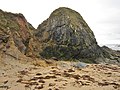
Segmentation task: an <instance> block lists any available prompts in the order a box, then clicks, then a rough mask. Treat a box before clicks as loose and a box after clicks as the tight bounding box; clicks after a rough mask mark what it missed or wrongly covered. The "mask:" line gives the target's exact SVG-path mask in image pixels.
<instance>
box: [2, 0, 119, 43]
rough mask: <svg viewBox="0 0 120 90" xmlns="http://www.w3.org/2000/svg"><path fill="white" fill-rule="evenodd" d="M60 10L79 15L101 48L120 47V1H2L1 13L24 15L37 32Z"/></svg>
mask: <svg viewBox="0 0 120 90" xmlns="http://www.w3.org/2000/svg"><path fill="white" fill-rule="evenodd" d="M58 7H69V8H71V9H74V10H76V11H77V12H79V13H80V14H81V15H82V16H83V18H84V20H85V21H86V22H87V23H88V25H89V26H90V28H91V29H92V30H93V32H94V34H95V37H96V39H97V42H98V43H99V44H120V0H0V9H2V10H4V11H9V12H13V13H22V14H24V16H25V17H26V19H27V21H28V22H30V23H31V24H32V25H33V26H34V27H35V28H37V26H38V24H40V23H41V22H42V21H44V20H45V19H47V18H48V17H49V15H50V13H51V12H52V11H53V10H55V9H57V8H58Z"/></svg>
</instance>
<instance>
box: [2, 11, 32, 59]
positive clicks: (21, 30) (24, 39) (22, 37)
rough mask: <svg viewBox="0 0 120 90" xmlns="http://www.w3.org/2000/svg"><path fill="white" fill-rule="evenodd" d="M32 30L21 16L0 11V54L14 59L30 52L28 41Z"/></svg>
mask: <svg viewBox="0 0 120 90" xmlns="http://www.w3.org/2000/svg"><path fill="white" fill-rule="evenodd" d="M33 30H34V28H33V27H32V25H31V24H29V23H28V22H27V20H26V19H25V17H24V16H23V15H22V14H13V13H10V12H4V11H2V10H0V52H1V53H6V54H9V55H11V56H13V57H14V58H15V57H16V55H18V54H20V55H25V54H28V52H29V51H30V48H29V46H30V45H29V41H30V39H31V37H33V34H32V31H33Z"/></svg>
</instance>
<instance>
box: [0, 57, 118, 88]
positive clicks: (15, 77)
mask: <svg viewBox="0 0 120 90" xmlns="http://www.w3.org/2000/svg"><path fill="white" fill-rule="evenodd" d="M71 63H72V62H68V61H66V62H65V61H54V60H47V61H42V60H35V61H30V62H28V61H27V62H26V61H20V60H14V59H8V57H7V58H6V59H3V60H1V61H0V90H120V67H118V66H116V65H102V64H98V65H96V64H89V65H87V66H86V67H85V68H74V67H72V66H71Z"/></svg>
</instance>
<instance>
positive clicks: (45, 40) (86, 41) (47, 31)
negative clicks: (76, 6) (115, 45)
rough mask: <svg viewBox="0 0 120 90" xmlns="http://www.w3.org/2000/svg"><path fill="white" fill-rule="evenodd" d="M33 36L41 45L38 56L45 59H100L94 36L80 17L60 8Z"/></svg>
mask: <svg viewBox="0 0 120 90" xmlns="http://www.w3.org/2000/svg"><path fill="white" fill-rule="evenodd" d="M37 30H38V31H37V33H36V34H35V36H36V38H37V39H38V41H39V43H41V46H40V48H41V49H42V50H41V51H40V55H41V56H43V57H45V58H51V57H57V58H59V59H80V58H97V57H102V56H103V54H102V50H101V49H100V47H99V46H98V45H97V42H96V39H95V36H94V34H93V32H92V30H91V29H90V28H89V26H88V25H87V23H86V22H85V21H84V19H83V18H82V16H81V15H80V14H79V13H78V12H76V11H74V10H72V9H69V8H65V7H61V8H58V9H56V10H55V11H53V13H52V14H51V15H50V17H49V18H48V19H47V20H45V21H44V22H43V23H42V24H40V25H39V26H38V28H37Z"/></svg>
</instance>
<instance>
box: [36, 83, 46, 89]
mask: <svg viewBox="0 0 120 90" xmlns="http://www.w3.org/2000/svg"><path fill="white" fill-rule="evenodd" d="M42 88H44V87H43V84H41V85H39V86H36V87H35V89H42Z"/></svg>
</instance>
